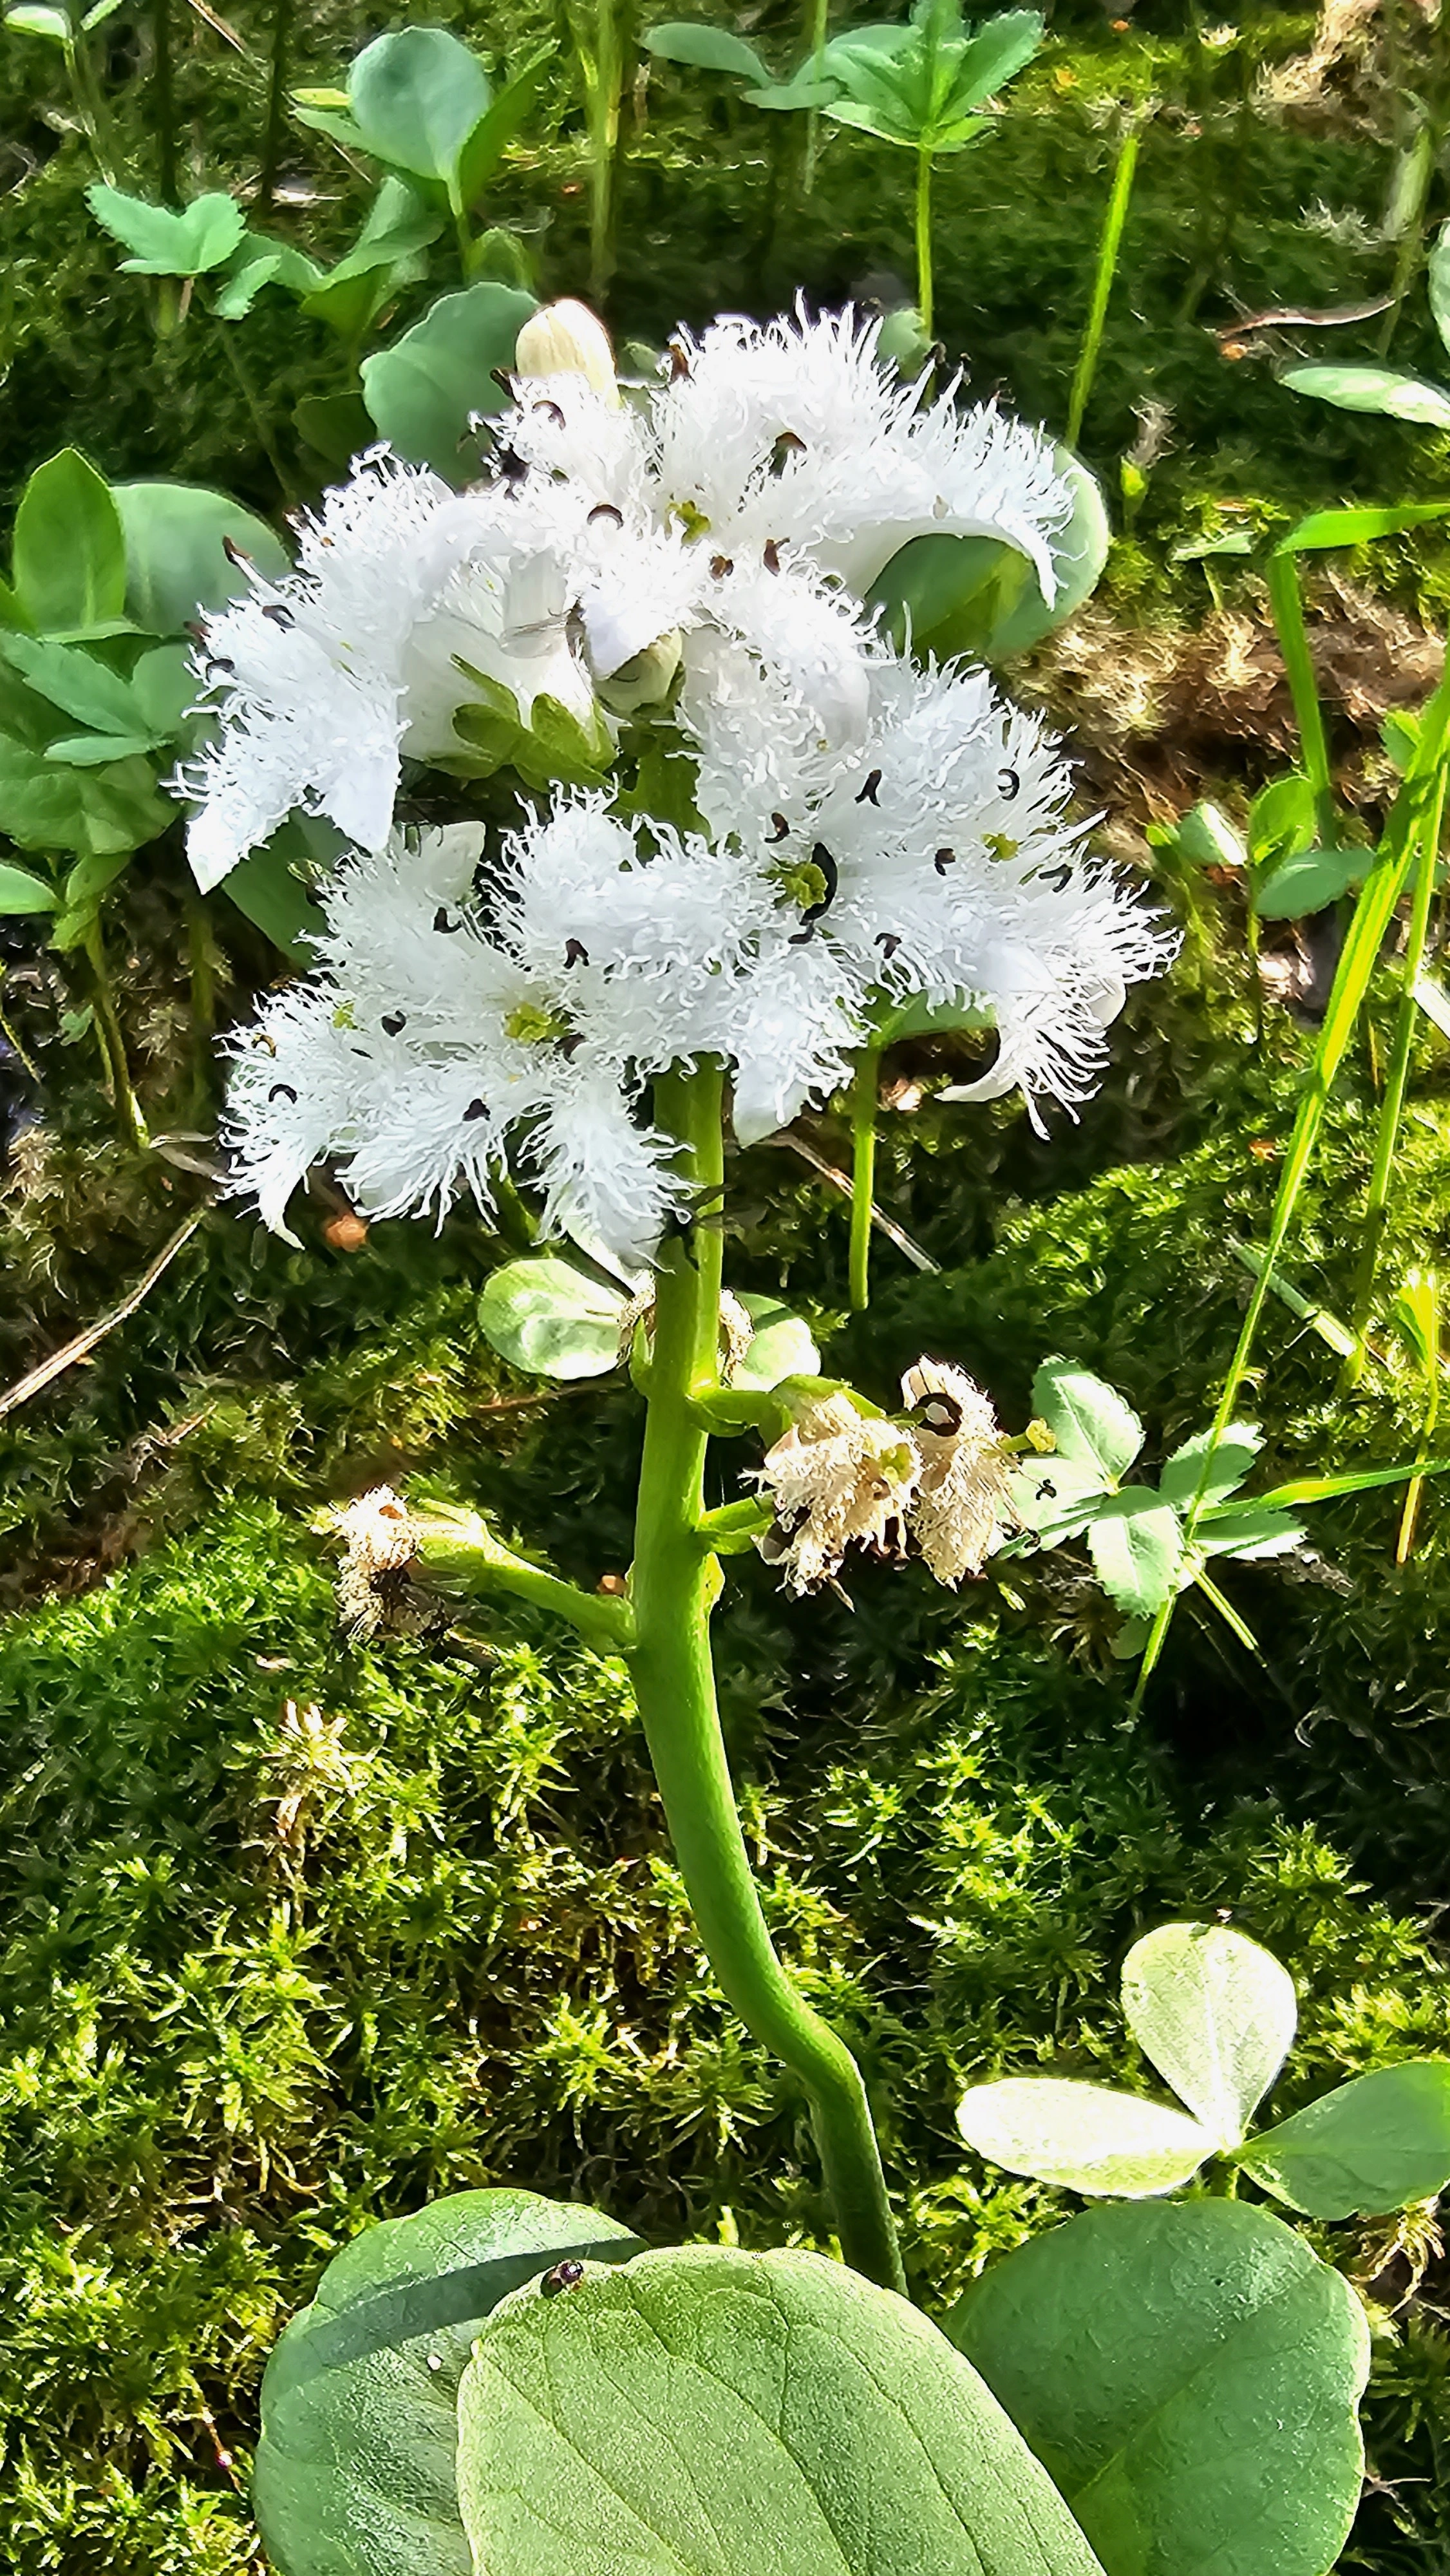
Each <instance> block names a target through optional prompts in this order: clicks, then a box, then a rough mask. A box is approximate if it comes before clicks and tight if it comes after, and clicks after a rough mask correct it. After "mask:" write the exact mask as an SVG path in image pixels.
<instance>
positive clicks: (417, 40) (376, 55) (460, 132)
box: [347, 27, 493, 187]
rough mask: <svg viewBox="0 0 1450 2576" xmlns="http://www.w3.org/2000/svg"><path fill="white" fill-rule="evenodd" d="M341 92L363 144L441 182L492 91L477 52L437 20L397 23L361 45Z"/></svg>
mask: <svg viewBox="0 0 1450 2576" xmlns="http://www.w3.org/2000/svg"><path fill="white" fill-rule="evenodd" d="M347 93H348V104H349V106H350V107H351V109H352V113H353V117H354V120H355V121H356V124H357V130H358V133H359V135H360V136H361V138H362V146H363V150H364V151H365V152H370V153H371V154H372V155H373V157H374V159H375V160H378V161H385V162H387V163H388V164H389V165H390V166H391V167H392V168H393V169H395V170H407V171H410V172H411V173H412V174H413V176H414V177H415V178H419V179H433V180H436V181H438V182H439V183H440V184H441V185H442V186H444V187H449V186H450V184H451V182H452V181H453V179H454V177H455V174H456V171H457V168H458V157H459V154H460V153H461V151H462V149H463V146H464V144H465V143H466V142H467V140H468V137H469V135H470V134H471V133H472V131H473V129H474V127H475V126H476V125H477V124H478V122H479V120H480V118H481V117H483V116H485V115H486V114H487V112H488V107H489V102H490V100H491V98H492V96H493V92H492V90H491V89H490V87H489V83H488V79H487V76H486V74H485V72H484V68H483V65H482V63H481V62H480V61H479V59H478V56H477V55H476V54H474V53H471V52H470V51H469V48H468V47H467V45H464V44H460V43H459V40H458V38H457V37H456V36H451V35H449V34H448V33H447V31H446V30H445V29H444V28H442V27H403V28H400V29H399V30H397V31H396V32H395V33H394V34H392V35H388V36H379V37H378V38H377V39H376V40H375V42H374V43H372V44H371V45H365V46H364V48H363V50H362V52H361V53H360V54H359V55H358V57H357V60H356V61H355V63H354V64H353V66H352V69H351V71H350V72H349V74H348V81H347Z"/></svg>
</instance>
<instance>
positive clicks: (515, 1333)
mask: <svg viewBox="0 0 1450 2576" xmlns="http://www.w3.org/2000/svg"><path fill="white" fill-rule="evenodd" d="M623 1310H624V1299H623V1298H622V1297H621V1296H620V1295H619V1293H618V1291H617V1290H615V1289H612V1288H606V1287H605V1286H604V1285H603V1284H602V1282H601V1281H599V1280H597V1279H589V1278H586V1276H585V1274H584V1272H583V1271H582V1270H575V1269H574V1268H573V1266H572V1264H571V1263H569V1262H567V1261H555V1260H552V1259H550V1258H549V1257H548V1256H547V1255H544V1256H541V1257H540V1258H538V1259H537V1260H528V1261H508V1262H505V1264H504V1266H503V1268H502V1269H501V1270H495V1271H494V1272H493V1273H492V1274H491V1276H490V1277H489V1278H488V1280H487V1281H486V1282H485V1284H484V1289H483V1293H482V1295H481V1296H480V1298H479V1301H478V1320H479V1322H480V1324H481V1325H482V1326H483V1329H484V1331H485V1333H486V1334H487V1335H488V1338H489V1340H490V1341H491V1342H492V1344H493V1347H494V1349H495V1350H496V1351H497V1352H498V1354H499V1356H500V1358H502V1359H506V1360H508V1361H509V1362H510V1364H511V1366H513V1367H514V1368H517V1369H527V1370H529V1371H530V1373H531V1374H532V1375H533V1376H535V1377H559V1378H578V1377H603V1376H604V1375H605V1374H606V1372H607V1371H608V1370H609V1369H612V1368H618V1366H619V1319H620V1316H621V1314H622V1312H623Z"/></svg>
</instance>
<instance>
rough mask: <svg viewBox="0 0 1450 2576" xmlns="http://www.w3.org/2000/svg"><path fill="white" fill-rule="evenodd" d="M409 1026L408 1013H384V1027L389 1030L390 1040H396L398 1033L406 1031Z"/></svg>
mask: <svg viewBox="0 0 1450 2576" xmlns="http://www.w3.org/2000/svg"><path fill="white" fill-rule="evenodd" d="M407 1025H408V1015H407V1012H406V1011H384V1013H383V1026H384V1028H385V1029H386V1030H387V1033H388V1035H389V1037H390V1038H395V1037H396V1036H397V1034H398V1031H399V1030H400V1029H405V1028H406V1027H407Z"/></svg>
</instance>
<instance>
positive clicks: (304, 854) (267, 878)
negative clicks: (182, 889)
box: [222, 817, 327, 967]
mask: <svg viewBox="0 0 1450 2576" xmlns="http://www.w3.org/2000/svg"><path fill="white" fill-rule="evenodd" d="M309 829H316V826H315V824H312V823H311V822H310V820H309V821H302V822H299V821H298V820H297V818H295V817H291V818H289V820H288V821H287V822H285V823H283V824H282V825H281V826H280V827H279V829H278V830H277V831H275V832H274V833H273V835H272V837H271V840H270V841H269V842H268V843H267V845H266V847H265V848H264V849H260V850H249V851H248V853H247V855H246V857H245V858H244V859H238V861H237V863H236V866H235V867H233V868H229V869H228V871H227V874H226V876H225V877H224V878H223V879H222V891H223V893H224V894H225V895H226V896H227V898H228V900H229V901H230V902H232V903H234V904H235V905H236V907H237V910H238V911H239V912H241V913H244V914H245V915H246V918H247V919H248V921H254V922H255V923H256V925H257V928H258V929H259V930H262V931H265V932H266V934H267V937H268V938H269V939H270V940H271V941H272V944H273V946H274V947H276V948H280V949H281V951H282V953H283V955H284V957H290V958H291V960H292V962H293V964H294V965H295V966H302V967H308V966H315V965H316V963H317V948H316V942H317V941H318V940H320V939H325V938H326V936H327V915H326V913H325V912H324V911H323V909H322V906H321V905H320V904H319V903H318V902H316V901H315V899H314V897H313V896H312V895H311V894H310V893H309V891H308V889H307V886H306V884H305V882H304V880H303V878H302V876H300V875H299V874H298V871H297V864H296V863H297V862H299V861H300V862H302V863H303V864H304V866H305V865H306V863H307V862H308V861H309V860H310V859H311V858H312V855H313V854H312V852H311V851H310V849H309V847H308V844H307V840H306V837H305V836H306V833H307V831H308V830H309Z"/></svg>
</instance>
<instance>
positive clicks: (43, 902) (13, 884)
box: [0, 859, 60, 913]
mask: <svg viewBox="0 0 1450 2576" xmlns="http://www.w3.org/2000/svg"><path fill="white" fill-rule="evenodd" d="M59 902H60V897H59V895H58V894H57V893H56V891H55V888H54V886H50V885H47V884H46V882H45V879H44V877H37V876H32V875H31V873H30V870H29V868H18V867H17V866H16V865H15V862H14V860H13V859H0V913H16V912H54V911H55V909H56V906H57V905H58V903H59Z"/></svg>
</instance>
